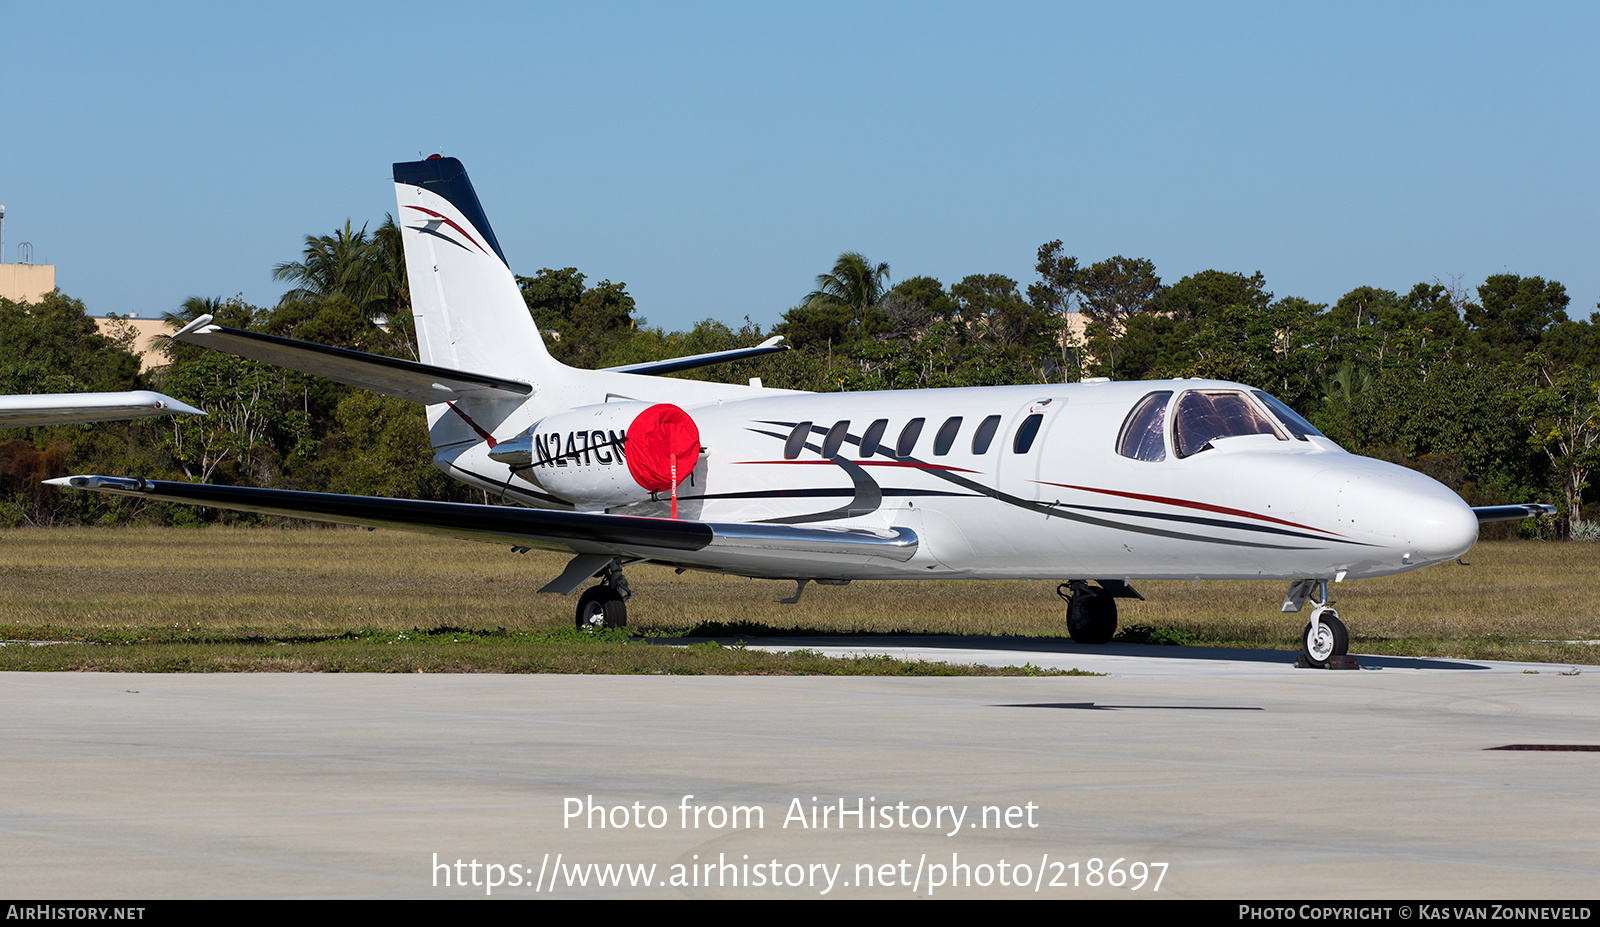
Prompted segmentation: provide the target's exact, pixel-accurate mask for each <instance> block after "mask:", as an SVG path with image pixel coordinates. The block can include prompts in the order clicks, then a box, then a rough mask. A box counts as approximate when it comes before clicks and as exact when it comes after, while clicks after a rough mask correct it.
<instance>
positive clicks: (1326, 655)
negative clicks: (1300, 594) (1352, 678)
mask: <svg viewBox="0 0 1600 927" xmlns="http://www.w3.org/2000/svg"><path fill="white" fill-rule="evenodd" d="M1301 648H1302V651H1303V652H1304V654H1305V658H1306V662H1307V663H1310V664H1311V665H1312V666H1327V665H1328V664H1329V663H1330V662H1332V661H1333V659H1334V658H1335V657H1342V656H1344V655H1345V654H1347V653H1349V652H1350V632H1349V631H1347V630H1345V627H1344V622H1342V621H1340V620H1339V615H1338V613H1336V612H1335V611H1334V610H1333V609H1331V608H1329V609H1325V610H1324V611H1323V612H1322V614H1320V615H1318V616H1317V633H1316V634H1315V635H1313V634H1312V633H1311V623H1310V622H1306V629H1305V631H1304V632H1302V634H1301Z"/></svg>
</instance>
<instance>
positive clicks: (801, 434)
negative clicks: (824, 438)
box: [783, 422, 811, 460]
mask: <svg viewBox="0 0 1600 927" xmlns="http://www.w3.org/2000/svg"><path fill="white" fill-rule="evenodd" d="M809 437H811V423H810V422H801V423H800V424H798V425H796V426H794V431H791V432H789V441H788V443H786V444H784V446H783V457H784V459H785V460H793V459H795V458H796V457H799V456H800V452H801V451H803V450H805V446H806V439H807V438H809Z"/></svg>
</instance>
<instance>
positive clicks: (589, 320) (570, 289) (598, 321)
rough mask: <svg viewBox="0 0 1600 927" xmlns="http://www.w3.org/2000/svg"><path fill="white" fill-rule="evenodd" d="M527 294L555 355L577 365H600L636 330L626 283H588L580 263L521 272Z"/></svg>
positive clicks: (521, 283)
mask: <svg viewBox="0 0 1600 927" xmlns="http://www.w3.org/2000/svg"><path fill="white" fill-rule="evenodd" d="M517 285H518V286H519V287H521V289H522V299H523V301H524V302H526V303H527V304H528V311H529V312H530V313H531V314H532V315H533V320H534V323H535V324H537V325H538V327H539V329H540V331H543V332H547V333H552V334H551V335H550V336H549V337H547V338H546V341H545V344H546V345H547V346H548V347H549V349H550V353H551V355H552V356H553V357H555V358H556V360H559V361H561V362H562V363H564V364H570V365H572V366H574V367H600V366H604V365H605V358H606V357H607V356H609V355H611V354H612V353H614V352H616V351H617V350H619V349H620V347H621V346H622V345H623V343H625V342H626V341H627V340H628V339H630V338H632V337H633V335H634V332H635V330H636V320H635V319H634V316H633V313H634V310H635V308H636V307H635V305H634V302H633V297H632V296H629V295H628V288H627V286H628V285H627V284H625V283H612V282H611V281H610V280H602V281H600V283H599V284H598V285H596V286H593V287H586V286H584V283H583V274H581V273H579V272H578V269H577V268H575V267H565V268H562V269H561V270H551V269H550V268H548V267H547V268H544V269H542V270H540V271H539V273H538V274H536V275H534V276H532V277H518V278H517Z"/></svg>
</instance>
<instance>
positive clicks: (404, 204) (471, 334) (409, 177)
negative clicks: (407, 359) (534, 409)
mask: <svg viewBox="0 0 1600 927" xmlns="http://www.w3.org/2000/svg"><path fill="white" fill-rule="evenodd" d="M394 191H395V199H396V201H397V203H398V204H399V207H400V211H399V214H398V215H396V216H395V222H396V223H397V224H398V225H399V226H400V228H401V230H402V231H401V240H402V241H403V242H404V244H405V252H406V273H407V275H408V277H409V278H410V284H411V306H412V314H413V315H414V316H415V317H416V321H417V346H418V349H419V353H420V354H421V360H422V362H423V363H425V364H434V365H437V366H440V367H450V368H453V369H456V370H475V371H479V372H482V373H486V374H493V375H497V376H503V377H511V378H514V379H519V380H537V379H539V378H540V377H541V376H542V375H548V374H549V373H550V372H552V368H554V366H555V361H554V360H553V359H552V358H551V357H550V353H549V352H548V351H547V350H545V346H544V341H543V340H542V339H541V338H540V336H539V330H538V328H537V326H536V325H535V324H534V321H533V318H532V317H531V316H530V315H529V314H528V307H527V304H526V303H525V302H523V299H522V293H521V291H520V290H519V289H518V288H517V281H516V277H515V275H513V274H512V272H511V267H510V266H509V265H508V264H507V263H506V258H505V254H504V253H503V252H501V250H500V243H499V242H498V241H496V240H495V237H494V230H493V229H491V228H489V220H488V218H486V217H485V216H484V214H483V206H482V205H481V204H480V203H479V202H478V195H477V194H476V193H474V192H473V190H472V183H471V181H469V180H468V179H467V172H466V169H465V168H463V167H462V166H461V162H460V161H458V160H456V159H455V158H441V157H439V156H438V155H435V156H433V157H431V158H429V159H427V160H426V161H406V162H402V163H399V164H396V165H395V166H394Z"/></svg>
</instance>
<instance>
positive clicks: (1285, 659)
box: [660, 634, 1489, 670]
mask: <svg viewBox="0 0 1600 927" xmlns="http://www.w3.org/2000/svg"><path fill="white" fill-rule="evenodd" d="M706 640H714V641H716V642H717V643H719V644H722V645H723V646H731V645H734V644H737V643H739V642H740V641H743V642H744V643H746V644H759V645H762V646H769V647H796V648H813V649H822V648H827V649H828V650H836V649H841V648H842V649H846V650H849V649H854V648H859V649H861V650H863V651H866V650H925V651H929V650H931V651H938V650H949V651H960V650H988V651H1000V652H1006V653H1015V654H1017V655H1018V660H1019V661H1020V662H1027V660H1026V657H1027V655H1028V654H1061V655H1069V654H1084V655H1093V656H1107V657H1137V658H1140V659H1145V660H1213V661H1217V662H1234V663H1279V664H1291V665H1292V664H1293V663H1294V662H1295V658H1296V656H1297V654H1296V653H1295V652H1294V651H1290V650H1246V649H1242V648H1233V647H1185V646H1174V645H1166V644H1119V643H1110V644H1093V645H1086V644H1079V643H1076V642H1074V641H1072V640H1071V639H1070V638H1039V637H984V636H978V635H967V636H957V635H942V634H941V635H859V636H858V635H837V636H835V635H818V636H812V637H706V638H675V639H672V640H662V641H660V643H677V644H690V643H696V642H698V641H706ZM1356 659H1357V661H1358V662H1359V663H1360V664H1361V667H1362V668H1363V669H1429V670H1487V669H1489V667H1487V666H1484V665H1482V664H1479V663H1474V662H1470V661H1466V660H1452V659H1449V658H1444V657H1399V656H1376V655H1370V654H1357V655H1356Z"/></svg>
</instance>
